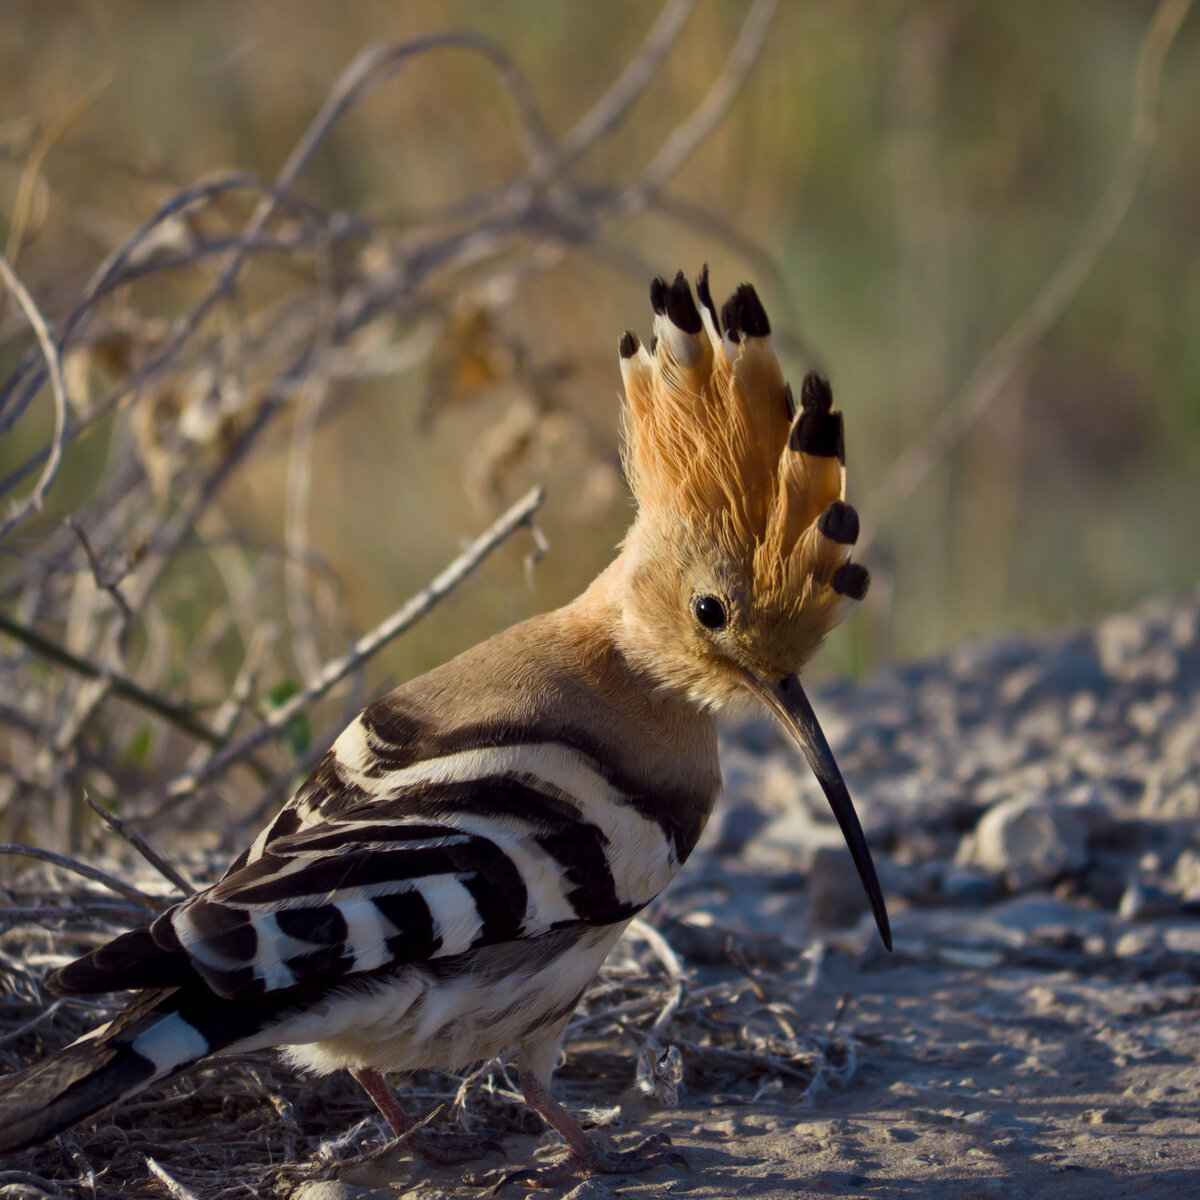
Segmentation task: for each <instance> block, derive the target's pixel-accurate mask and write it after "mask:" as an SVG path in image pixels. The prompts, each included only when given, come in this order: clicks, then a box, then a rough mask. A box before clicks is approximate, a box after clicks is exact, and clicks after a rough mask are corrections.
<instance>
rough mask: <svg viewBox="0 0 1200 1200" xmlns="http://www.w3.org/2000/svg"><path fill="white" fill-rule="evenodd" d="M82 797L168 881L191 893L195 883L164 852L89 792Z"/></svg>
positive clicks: (184, 892)
mask: <svg viewBox="0 0 1200 1200" xmlns="http://www.w3.org/2000/svg"><path fill="white" fill-rule="evenodd" d="M83 798H84V800H85V801H86V802H87V806H88V808H90V809H91V810H92V812H94V813H95V814H96V816H98V817H99V818H100V820H102V821H103V822H104V823H105V824H106V825H107V826H108V827H109V828H110V829H112V830H113V831H114V832H115V833H117V834H118V835H119V836H120V837H123V838H124V839H125V840H126V841H127V842H128V843H129V844H130V845H131V846H132V847H133V848H134V849H135V850H136V851H137V852H138V853H139V854H140V855H141V856H142V857H143V858H144V859H145V860H146V861H147V862H148V863H149V864H150V865H151V866H152V867H153V868H154V869H155V870H156V871H157V872H158V873H159V874H160V875H161V876H162V877H163V878H164V879H165V880H167V882H168V883H171V884H174V886H175V887H177V888H178V889H179V890H180V891H181V892H182V893H183V894H184V895H185V896H190V895H192V893H193V892H195V890H196V885H195V884H194V883H193V882H192V881H191V880H190V879H189V878H188V877H187V876H186V875H185V874H184V873H183V871H181V870H180V869H179V868H178V867H177V866H175V864H174V863H173V862H171V860H170V859H169V858H167V856H166V855H165V854H162V853H160V852H159V851H158V850H155V848H154V847H153V846H151V845H150V843H149V842H148V841H147V840H146V839H145V837H144V836H143V835H142V834H140V833H139V832H138V831H137V830H136V829H134V827H133V826H132V825H130V824H129V822H128V821H122V820H121V818H120V817H118V816H117V814H116V813H112V812H109V811H108V809H107V808H105V807H104V805H103V804H101V803H99V801H97V800H96V799H95V798H94V797H93V796H92V795H91V793H90V792H84V793H83Z"/></svg>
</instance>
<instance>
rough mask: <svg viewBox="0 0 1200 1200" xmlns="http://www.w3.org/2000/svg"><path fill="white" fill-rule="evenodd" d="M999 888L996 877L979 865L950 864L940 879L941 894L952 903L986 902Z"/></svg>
mask: <svg viewBox="0 0 1200 1200" xmlns="http://www.w3.org/2000/svg"><path fill="white" fill-rule="evenodd" d="M999 890H1000V889H999V887H998V886H997V881H996V877H995V876H994V875H990V874H988V872H987V871H984V870H981V869H980V868H979V867H967V866H960V865H958V864H952V865H951V866H949V867H947V868H946V872H945V874H944V875H943V876H942V879H941V892H942V896H943V897H944V898H945V899H947V900H949V901H951V902H952V903H954V904H986V903H987V902H988V901H989V900H994V899H995V898H996V893H997V892H998V891H999Z"/></svg>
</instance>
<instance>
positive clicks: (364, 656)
mask: <svg viewBox="0 0 1200 1200" xmlns="http://www.w3.org/2000/svg"><path fill="white" fill-rule="evenodd" d="M545 495H546V494H545V491H544V490H543V489H542V488H540V487H537V488H533V489H532V490H531V491H529V492H527V493H526V494H525V495H524V496H523V497H522V498H521V499H520V500H518V501H517V502H516V504H514V505H513V506H512V507H511V508H509V509H508V511H507V512H505V513H504V514H503V515H502V516H501V517H500V518H499V519H498V520H497V521H496V522H495V523H494V524H493V525H492V526H491V527H490V528H489V529H488V530H487V531H486V532H484V533H483V534H481V535H480V536H479V537H478V538H476V539H475V541H473V542H472V543H471V544H470V545H469V546H468V547H467V548H466V549H465V550H464V551H463V552H462V554H460V555H459V556H458V557H457V558H456V559H455V560H454V561H453V562H452V563H451V564H450V565H449V566H448V567H447V568H446V569H445V570H444V571H442V573H441V574H440V575H438V576H437V577H436V578H435V579H434V580H433V581H432V582H431V583H430V584H429V586H428V587H426V588H424V589H423V590H422V591H420V592H418V593H417V594H416V595H415V596H413V597H412V599H410V600H409V601H408V603H407V604H405V605H404V606H403V607H402V608H400V609H398V610H397V611H396V612H395V613H393V614H392V615H391V616H390V617H388V619H387V620H386V621H384V622H382V623H381V624H380V625H377V626H376V627H375V628H374V629H373V630H372V631H371V632H370V633H368V634H366V635H365V636H364V637H362V638H360V639H359V640H358V641H357V642H356V643H355V645H354V646H353V648H352V649H351V650H350V652H349V653H347V654H344V655H342V656H341V657H340V658H336V659H334V660H332V661H331V662H328V663H326V664H325V666H324V668H323V669H322V670H321V672H320V674H319V675H318V676H317V678H316V679H314V680H313V681H312V682H311V683H310V684H309V685H308V687H306V688H305V689H304V690H303V691H302V692H298V693H297V694H296V695H295V696H293V697H292V698H291V699H290V700H288V701H287V702H286V703H284V704H281V705H280V706H279V707H278V708H276V709H273V710H272V712H271V715H270V716H269V717H267V719H266V720H265V721H264V722H263V723H262V724H261V725H259V726H258V728H257V729H253V730H251V731H250V732H249V733H247V734H245V735H244V736H243V737H241V738H239V739H238V740H237V741H236V742H233V743H232V744H231V745H229V746H226V747H225V748H224V749H223V750H220V751H218V752H217V753H216V754H215V755H213V757H212V758H210V759H209V760H208V762H207V763H205V764H204V765H203V766H201V767H200V768H199V769H198V770H196V771H193V772H188V773H187V774H185V775H182V776H180V777H179V778H178V779H176V780H175V781H174V782H172V783H171V784H170V786H169V787H168V789H167V794H168V795H169V796H171V797H175V798H178V797H181V796H186V795H189V794H190V793H191V792H193V791H194V790H195V789H196V788H197V787H199V786H200V784H202V783H207V782H209V781H210V780H212V779H215V778H217V777H218V776H220V775H222V774H224V772H225V771H227V770H228V769H229V768H230V767H231V766H233V764H234V763H236V762H238V761H240V760H241V759H243V758H245V757H246V755H248V754H249V753H251V752H252V751H253V750H255V749H257V748H258V747H259V746H261V745H262V744H263V743H264V742H267V741H269V740H270V739H271V738H274V737H277V736H278V735H279V733H280V731H281V730H282V729H283V728H284V727H285V726H286V725H287V723H288V722H289V721H290V720H291V719H292V718H293V717H295V716H296V715H297V714H298V713H301V712H303V711H304V710H305V709H306V708H307V707H308V706H309V705H310V704H312V703H313V702H314V701H316V700H319V699H320V698H321V697H322V696H324V695H325V693H326V692H328V691H329V690H330V689H331V688H333V687H335V686H336V685H337V684H338V683H340V682H341V681H342V680H343V679H345V678H346V676H347V675H350V674H351V673H352V672H354V671H356V670H357V669H358V668H359V667H360V666H362V664H363V663H365V662H366V661H367V660H368V659H369V658H371V657H372V655H374V654H376V653H377V652H378V651H379V650H380V649H382V648H383V647H384V646H386V645H387V643H388V642H390V641H391V640H392V639H393V638H395V637H397V636H398V635H400V634H401V633H403V632H404V631H405V630H406V629H408V628H409V627H410V626H411V625H413V624H415V623H416V622H417V621H419V620H420V619H421V618H422V617H424V616H425V615H426V613H428V612H430V611H431V610H432V609H433V607H434V606H435V605H436V604H437V603H438V601H440V600H442V599H443V598H444V597H445V596H447V595H448V594H449V593H450V592H451V591H453V590H454V588H456V587H457V586H458V585H459V584H460V583H461V582H462V581H463V580H464V579H466V577H467V576H468V575H470V574H471V572H472V571H474V570H475V568H476V567H478V566H479V564H480V563H481V562H483V560H484V559H485V558H487V556H488V555H489V554H491V553H492V551H493V550H495V549H497V547H499V546H500V545H502V544H503V543H504V542H505V541H507V540H508V538H510V537H511V536H512V535H513V534H514V533H515V532H516V531H517V530H518V529H520V528H522V527H523V526H527V525H529V524H530V522H531V521H532V518H533V514H534V513H535V512H536V511H537V510H538V508H540V507H541V504H542V501H543V500H544V499H545Z"/></svg>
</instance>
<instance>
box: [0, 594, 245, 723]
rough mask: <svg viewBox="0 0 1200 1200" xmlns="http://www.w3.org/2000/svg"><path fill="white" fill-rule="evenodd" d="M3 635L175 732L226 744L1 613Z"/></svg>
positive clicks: (184, 713) (178, 711) (186, 714)
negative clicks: (99, 684)
mask: <svg viewBox="0 0 1200 1200" xmlns="http://www.w3.org/2000/svg"><path fill="white" fill-rule="evenodd" d="M0 632H4V633H7V634H8V635H9V636H10V637H13V638H16V639H17V641H19V642H23V643H24V644H25V645H26V646H28V647H29V648H30V649H31V650H33V651H35V652H36V653H38V654H40V655H41V656H42V657H43V658H47V659H49V660H50V661H51V662H54V663H57V664H58V665H59V666H60V667H66V668H67V670H69V671H74V672H75V674H76V675H82V676H83V677H84V678H85V679H103V680H106V681H107V682H108V684H109V687H110V690H111V691H112V693H113V694H114V695H116V696H120V697H121V698H122V699H123V700H128V701H129V702H130V703H131V704H136V705H137V706H138V707H139V708H141V709H144V710H145V711H146V712H149V713H153V714H154V715H155V716H156V717H161V718H162V719H163V720H164V721H168V722H170V724H172V725H174V726H175V728H176V729H179V730H181V731H182V732H184V733H186V734H188V736H189V737H194V738H196V740H197V741H201V742H206V743H207V744H208V745H210V746H217V747H220V746H223V745H224V744H225V739H224V738H222V737H220V736H219V735H218V734H216V733H214V732H213V731H212V730H211V729H209V727H208V726H207V725H205V724H204V722H203V721H201V720H199V718H197V717H196V716H195V715H194V714H193V713H192V712H190V711H189V710H188V709H186V708H181V707H180V706H179V705H177V704H172V703H171V702H170V701H169V700H164V699H163V698H162V697H161V696H156V695H155V694H154V693H153V692H148V691H147V690H146V689H145V688H143V687H140V686H139V685H138V684H136V683H134V682H133V680H132V679H127V678H126V677H125V676H124V675H118V674H116V673H114V672H112V671H106V670H104V669H103V668H102V667H98V666H97V665H96V664H95V663H93V662H88V661H87V659H83V658H80V657H79V656H78V655H77V654H72V653H71V652H70V651H69V650H67V649H66V648H65V647H64V646H60V645H59V644H58V643H57V642H52V641H51V640H50V639H49V638H46V637H43V636H42V635H41V634H40V633H38V632H37V631H36V630H34V629H29V628H28V627H27V626H25V625H22V624H21V623H20V622H18V621H14V620H13V619H12V618H11V617H10V616H9V615H8V614H7V613H4V612H0Z"/></svg>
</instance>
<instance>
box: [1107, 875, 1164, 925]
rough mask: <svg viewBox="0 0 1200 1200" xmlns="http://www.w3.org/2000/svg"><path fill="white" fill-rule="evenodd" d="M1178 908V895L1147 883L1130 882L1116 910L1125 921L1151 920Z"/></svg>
mask: <svg viewBox="0 0 1200 1200" xmlns="http://www.w3.org/2000/svg"><path fill="white" fill-rule="evenodd" d="M1178 910H1179V897H1178V896H1174V895H1172V894H1171V893H1170V892H1167V891H1164V890H1163V889H1162V888H1158V887H1153V886H1152V885H1151V884H1148V883H1131V884H1130V885H1129V886H1128V887H1127V888H1126V889H1125V893H1124V895H1123V896H1122V897H1121V903H1120V905H1119V907H1118V908H1117V912H1118V913H1119V914H1120V915H1121V916H1122V917H1124V918H1125V919H1126V920H1127V921H1152V920H1153V919H1154V918H1155V917H1166V916H1170V915H1171V914H1172V913H1174V912H1177V911H1178Z"/></svg>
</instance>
